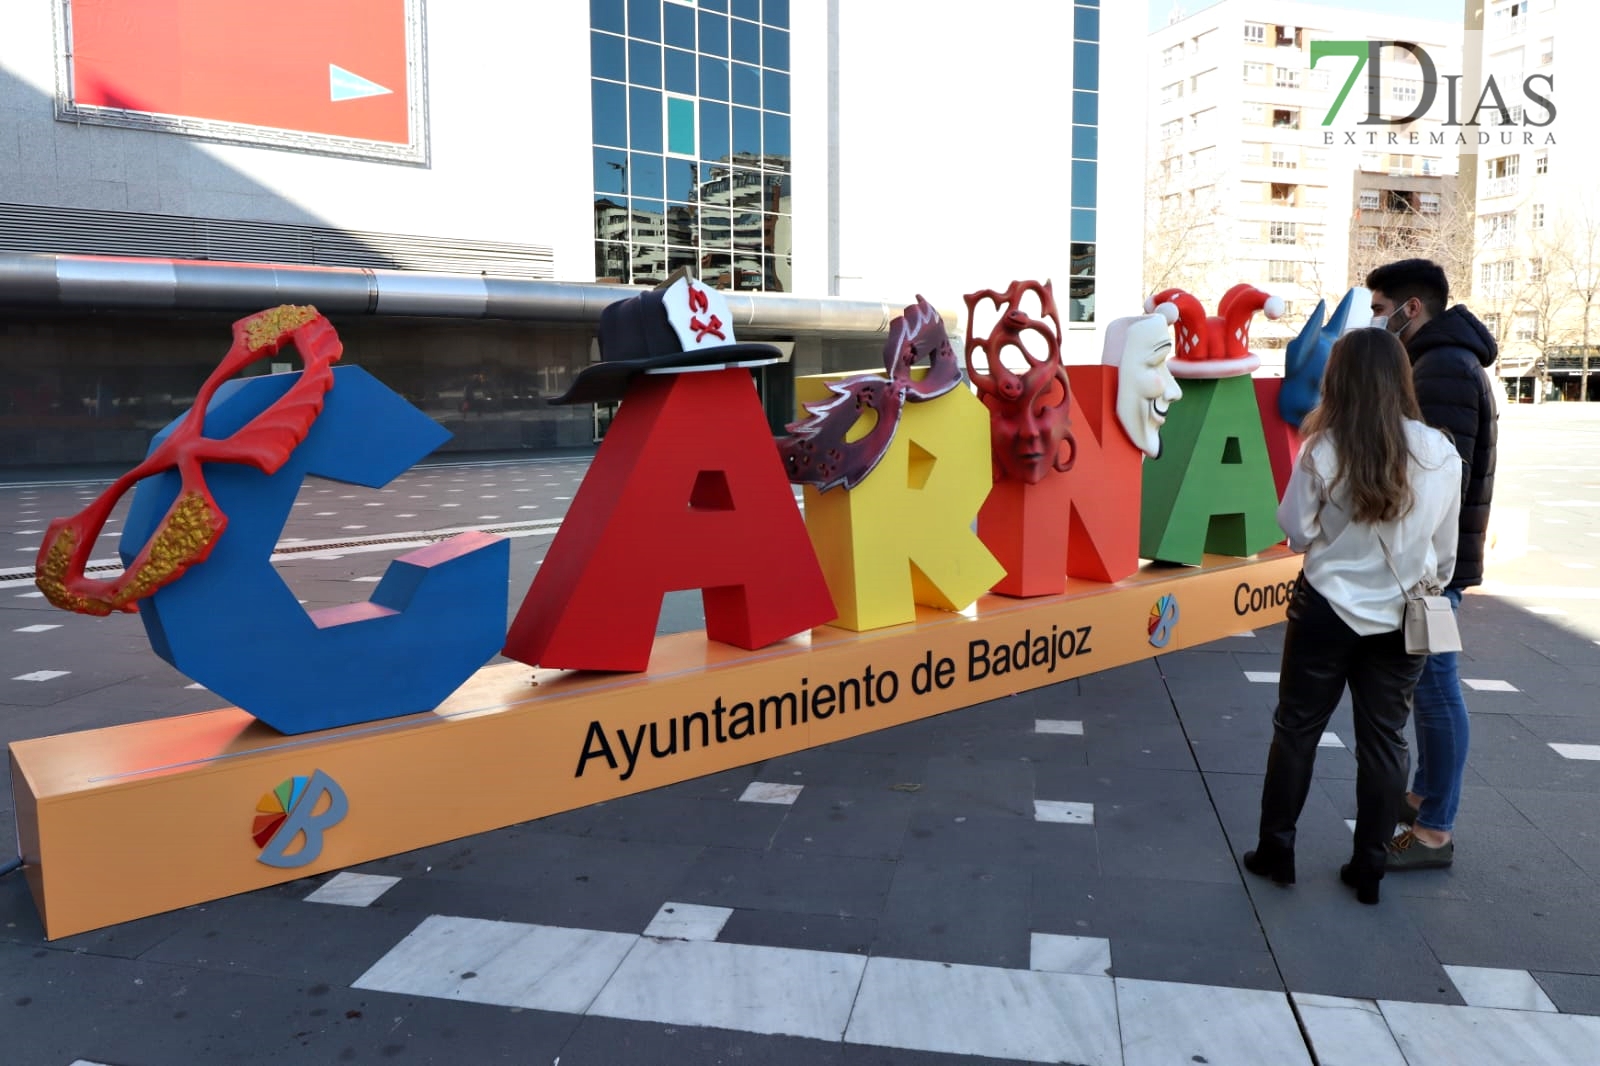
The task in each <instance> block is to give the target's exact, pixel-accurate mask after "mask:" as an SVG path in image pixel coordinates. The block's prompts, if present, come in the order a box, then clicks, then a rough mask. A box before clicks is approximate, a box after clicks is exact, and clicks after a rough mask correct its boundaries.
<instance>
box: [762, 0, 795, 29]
mask: <svg viewBox="0 0 1600 1066" xmlns="http://www.w3.org/2000/svg"><path fill="white" fill-rule="evenodd" d="M761 17H762V21H764V22H765V23H766V24H767V25H768V26H777V27H778V28H780V29H785V30H786V29H788V28H789V0H763V2H762V4H761Z"/></svg>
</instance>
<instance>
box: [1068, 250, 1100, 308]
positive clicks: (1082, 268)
mask: <svg viewBox="0 0 1600 1066" xmlns="http://www.w3.org/2000/svg"><path fill="white" fill-rule="evenodd" d="M1071 255H1072V260H1071V263H1072V279H1071V281H1070V282H1069V284H1068V286H1067V321H1068V322H1093V321H1094V276H1095V275H1094V245H1093V244H1074V245H1072V251H1071Z"/></svg>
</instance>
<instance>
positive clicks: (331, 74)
mask: <svg viewBox="0 0 1600 1066" xmlns="http://www.w3.org/2000/svg"><path fill="white" fill-rule="evenodd" d="M392 92H394V90H393V89H385V88H384V87H383V86H381V85H379V84H378V83H377V82H375V81H368V80H367V79H366V78H363V77H362V76H361V75H359V74H352V73H350V72H349V71H348V70H346V69H344V68H343V67H338V66H334V65H333V64H332V63H329V64H328V98H329V99H330V100H333V101H335V102H337V101H339V100H359V99H361V98H362V97H363V96H384V95H387V94H388V93H392Z"/></svg>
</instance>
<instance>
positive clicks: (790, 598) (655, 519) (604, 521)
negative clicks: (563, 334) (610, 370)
mask: <svg viewBox="0 0 1600 1066" xmlns="http://www.w3.org/2000/svg"><path fill="white" fill-rule="evenodd" d="M695 588H698V589H702V590H703V592H702V596H703V600H704V603H705V611H706V636H707V637H709V638H710V639H712V640H719V641H722V642H724V643H727V644H736V645H738V646H739V647H741V648H760V647H763V646H765V645H767V644H771V643H773V642H774V641H778V640H782V639H783V638H785V637H788V636H793V635H794V634H795V633H798V632H800V631H801V630H805V629H810V628H811V627H812V626H819V625H824V624H826V623H827V622H829V621H832V620H833V617H834V615H835V611H834V607H833V598H832V597H831V596H830V595H829V594H828V586H827V583H826V582H825V581H824V579H823V576H822V568H821V567H820V566H819V565H818V564H817V559H816V555H815V553H814V552H813V551H812V549H811V541H810V539H809V538H808V537H807V536H806V527H805V523H804V521H803V520H802V519H801V517H800V512H799V510H798V509H797V508H796V507H795V502H794V493H793V490H792V489H791V488H790V487H789V481H788V477H787V475H786V474H785V473H784V469H783V461H782V460H781V459H780V458H779V457H778V451H777V449H776V448H775V447H774V446H773V443H772V431H771V430H770V429H769V428H768V426H767V422H766V419H765V417H764V416H763V415H762V411H761V405H760V403H759V402H758V401H757V398H756V392H755V387H754V383H753V382H752V381H751V379H750V373H749V371H747V370H718V371H710V372H702V373H693V374H672V375H661V376H643V377H639V378H636V379H635V380H634V382H633V383H632V384H631V385H629V387H628V393H627V398H626V399H625V400H624V401H623V404H622V406H621V407H620V408H618V410H617V417H616V420H615V421H613V422H612V423H611V429H610V430H609V431H608V432H607V434H606V438H605V441H604V443H603V444H602V445H601V446H600V450H599V451H598V452H597V453H596V454H595V458H594V462H593V464H592V465H591V466H590V467H589V473H588V476H586V477H585V478H584V479H583V484H582V485H581V486H579V488H578V494H577V498H576V499H574V500H573V501H572V508H571V510H569V511H568V512H567V517H566V518H565V519H564V520H563V521H562V523H561V531H560V532H559V533H558V534H556V539H555V543H554V544H552V545H551V546H550V551H549V552H548V553H546V555H545V560H544V563H543V564H542V565H541V566H540V567H539V573H538V574H537V575H536V576H535V577H534V579H533V586H532V587H531V588H530V589H529V590H528V595H527V598H526V599H524V600H523V601H522V607H521V608H520V609H519V610H518V611H517V618H516V621H515V622H513V623H512V625H511V631H510V632H509V633H508V634H507V635H506V647H505V654H506V655H507V656H509V657H510V658H513V659H517V660H519V661H521V662H525V663H528V664H530V665H537V666H546V667H552V668H555V669H572V670H627V671H639V670H644V669H646V668H647V667H648V666H649V664H650V647H651V643H652V642H653V640H654V638H655V632H656V623H657V621H658V620H659V618H660V614H661V597H662V596H663V595H664V594H665V593H667V592H670V591H673V590H676V589H695Z"/></svg>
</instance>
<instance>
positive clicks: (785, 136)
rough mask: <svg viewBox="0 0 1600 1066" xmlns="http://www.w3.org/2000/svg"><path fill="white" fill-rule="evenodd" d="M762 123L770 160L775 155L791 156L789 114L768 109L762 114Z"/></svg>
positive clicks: (784, 157)
mask: <svg viewBox="0 0 1600 1066" xmlns="http://www.w3.org/2000/svg"><path fill="white" fill-rule="evenodd" d="M761 124H762V127H763V129H764V133H763V139H762V145H763V147H764V149H765V151H766V154H767V159H768V161H769V162H770V161H771V160H772V159H773V158H774V157H778V158H783V159H787V158H789V116H788V115H774V114H773V113H772V112H771V111H768V112H766V113H765V114H764V115H762V116H761Z"/></svg>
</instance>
